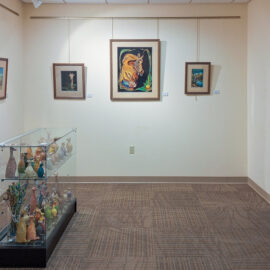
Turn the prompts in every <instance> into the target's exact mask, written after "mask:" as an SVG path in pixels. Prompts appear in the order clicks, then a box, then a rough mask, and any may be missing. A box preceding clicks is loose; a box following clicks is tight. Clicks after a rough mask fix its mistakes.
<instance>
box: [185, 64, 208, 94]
mask: <svg viewBox="0 0 270 270" xmlns="http://www.w3.org/2000/svg"><path fill="white" fill-rule="evenodd" d="M210 79H211V63H210V62H187V63H186V79H185V94H187V95H208V94H210Z"/></svg>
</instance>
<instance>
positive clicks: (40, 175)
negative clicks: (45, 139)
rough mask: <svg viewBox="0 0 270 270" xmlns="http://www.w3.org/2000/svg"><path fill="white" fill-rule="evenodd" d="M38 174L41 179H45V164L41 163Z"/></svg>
mask: <svg viewBox="0 0 270 270" xmlns="http://www.w3.org/2000/svg"><path fill="white" fill-rule="evenodd" d="M37 174H38V177H39V178H42V177H43V175H44V169H43V163H40V165H39V169H38V171H37Z"/></svg>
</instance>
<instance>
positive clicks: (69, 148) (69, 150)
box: [66, 138, 73, 153]
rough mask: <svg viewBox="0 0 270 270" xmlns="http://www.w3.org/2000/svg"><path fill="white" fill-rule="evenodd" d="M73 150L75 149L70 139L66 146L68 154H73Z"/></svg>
mask: <svg viewBox="0 0 270 270" xmlns="http://www.w3.org/2000/svg"><path fill="white" fill-rule="evenodd" d="M72 148H73V146H72V144H71V138H68V139H67V145H66V149H67V152H68V153H71V152H72Z"/></svg>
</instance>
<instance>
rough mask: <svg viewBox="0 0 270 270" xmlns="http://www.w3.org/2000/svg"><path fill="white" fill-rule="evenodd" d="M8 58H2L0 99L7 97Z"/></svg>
mask: <svg viewBox="0 0 270 270" xmlns="http://www.w3.org/2000/svg"><path fill="white" fill-rule="evenodd" d="M7 74H8V59H7V58H0V99H5V98H6V97H7Z"/></svg>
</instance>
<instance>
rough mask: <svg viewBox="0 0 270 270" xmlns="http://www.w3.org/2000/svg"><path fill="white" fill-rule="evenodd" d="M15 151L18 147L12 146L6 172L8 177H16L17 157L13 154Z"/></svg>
mask: <svg viewBox="0 0 270 270" xmlns="http://www.w3.org/2000/svg"><path fill="white" fill-rule="evenodd" d="M14 151H16V149H15V148H14V147H10V156H9V160H8V163H7V167H6V174H5V177H6V178H13V177H15V173H16V168H17V164H16V160H15V158H14V156H13V152H14Z"/></svg>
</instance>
